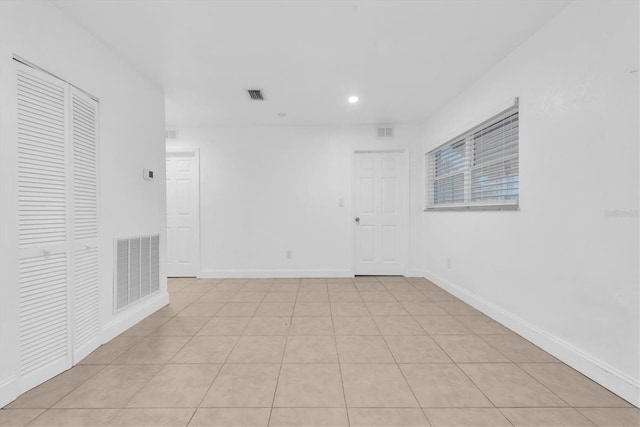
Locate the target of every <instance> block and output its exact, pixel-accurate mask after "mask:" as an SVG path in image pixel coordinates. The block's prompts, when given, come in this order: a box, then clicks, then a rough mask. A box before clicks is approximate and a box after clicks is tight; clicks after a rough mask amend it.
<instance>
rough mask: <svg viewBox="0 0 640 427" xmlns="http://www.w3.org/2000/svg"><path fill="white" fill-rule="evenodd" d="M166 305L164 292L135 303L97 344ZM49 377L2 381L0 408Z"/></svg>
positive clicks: (48, 375)
mask: <svg viewBox="0 0 640 427" xmlns="http://www.w3.org/2000/svg"><path fill="white" fill-rule="evenodd" d="M167 304H169V294H168V293H166V292H165V293H161V292H159V293H158V294H157V295H153V296H151V297H149V298H148V299H145V300H143V301H140V302H139V303H136V304H135V305H133V306H131V307H130V308H129V309H127V310H124V311H123V312H121V313H118V315H117V318H116V319H114V320H113V321H111V322H109V323H108V324H106V325H105V326H104V328H103V329H102V331H101V333H100V340H99V343H100V344H104V343H106V342H109V341H110V340H111V339H113V338H115V337H116V336H118V335H120V334H121V333H122V332H124V331H126V330H127V329H129V328H130V327H132V326H133V325H135V324H136V323H138V322H139V321H141V320H143V319H145V318H146V317H148V316H149V315H151V314H153V313H154V312H156V311H157V310H159V309H161V308H162V307H164V306H165V305H167ZM98 345H99V344H98ZM98 345H96V343H93V345H92V347H97V346H98ZM91 350H93V348H87V349H83V350H81V351H80V352H79V354H85V353H86V354H88V353H90V352H91ZM80 357H81V356H80ZM65 363H68V362H65ZM76 363H77V362H76ZM60 369H62V370H64V369H68V366H67V367H66V368H64V367H63V368H60ZM60 369H58V372H59V371H60ZM50 377H51V375H50V374H47V373H46V372H44V373H43V374H42V375H40V376H35V377H34V378H25V377H22V378H17V377H16V376H11V377H9V378H7V379H5V380H3V381H2V382H0V408H2V407H3V406H5V405H7V404H9V403H11V402H12V401H14V400H15V399H16V398H17V397H18V396H19V395H20V394H22V393H24V392H26V391H27V390H29V389H31V388H32V387H35V386H36V385H38V384H40V383H42V382H44V381H46V380H48V379H49V378H50Z"/></svg>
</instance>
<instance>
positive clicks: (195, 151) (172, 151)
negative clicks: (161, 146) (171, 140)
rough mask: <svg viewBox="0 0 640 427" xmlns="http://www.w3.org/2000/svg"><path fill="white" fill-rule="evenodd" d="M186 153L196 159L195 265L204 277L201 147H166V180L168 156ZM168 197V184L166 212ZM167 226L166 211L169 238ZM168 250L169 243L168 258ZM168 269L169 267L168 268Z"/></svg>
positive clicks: (200, 275) (197, 271) (199, 273)
mask: <svg viewBox="0 0 640 427" xmlns="http://www.w3.org/2000/svg"><path fill="white" fill-rule="evenodd" d="M181 154H182V155H185V157H187V156H193V158H194V159H195V162H194V164H195V171H194V176H195V178H196V180H195V181H196V191H195V193H196V194H195V196H196V200H195V203H196V212H195V215H196V218H195V221H194V222H195V231H196V232H195V235H196V254H195V257H196V260H195V265H196V272H195V273H196V278H198V279H199V278H201V277H202V270H201V264H200V258H201V257H200V252H201V247H200V244H201V243H200V242H201V239H200V149H199V148H180V147H171V148H167V149H166V154H165V180H166V158H167V157H169V156H176V157H178V156H179V155H181ZM166 199H167V189H166V185H165V212H166V205H167V204H166ZM166 230H167V226H166V213H165V236H166V237H165V238H167V239H168V236H167V231H166ZM168 252H169V245H168V244H167V258H168ZM167 264H168V263H167ZM167 270H168V268H167Z"/></svg>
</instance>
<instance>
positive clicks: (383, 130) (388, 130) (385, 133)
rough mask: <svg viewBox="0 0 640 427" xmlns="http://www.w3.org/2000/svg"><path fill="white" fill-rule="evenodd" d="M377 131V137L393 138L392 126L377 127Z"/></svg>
mask: <svg viewBox="0 0 640 427" xmlns="http://www.w3.org/2000/svg"><path fill="white" fill-rule="evenodd" d="M377 132H378V133H377V135H378V138H387V139H388V138H393V128H392V127H379V128H378V130H377Z"/></svg>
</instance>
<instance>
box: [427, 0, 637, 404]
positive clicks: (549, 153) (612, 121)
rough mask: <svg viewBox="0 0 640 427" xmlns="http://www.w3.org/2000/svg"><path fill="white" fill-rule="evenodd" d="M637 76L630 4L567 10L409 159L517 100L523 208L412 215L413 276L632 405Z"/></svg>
mask: <svg viewBox="0 0 640 427" xmlns="http://www.w3.org/2000/svg"><path fill="white" fill-rule="evenodd" d="M637 69H638V2H636V1H607V2H591V1H578V2H575V3H573V4H572V5H570V6H569V7H568V8H567V9H565V10H564V11H563V12H562V13H561V14H560V15H559V16H557V17H556V18H555V19H554V20H552V21H551V22H550V23H549V24H548V25H547V26H546V27H544V28H543V29H542V30H541V31H539V32H538V33H537V34H535V35H534V36H533V37H531V38H530V39H529V40H528V41H527V42H525V43H524V44H523V45H522V46H521V47H519V48H518V49H517V50H516V51H514V52H513V53H512V54H511V55H509V56H508V57H507V58H506V59H504V60H503V61H502V62H500V63H499V64H497V65H496V66H495V67H494V68H493V70H491V71H490V72H489V73H488V74H486V75H485V76H484V77H483V78H481V79H480V80H479V81H477V82H476V83H475V84H473V85H472V86H471V87H469V88H468V89H466V90H465V91H464V92H463V93H462V94H460V95H459V96H458V97H456V98H455V99H454V100H452V101H451V102H450V103H449V104H448V105H447V106H445V107H444V108H443V109H442V110H441V111H439V112H438V113H437V114H435V115H434V116H433V117H431V118H430V119H429V120H428V122H427V124H426V127H425V131H424V135H423V138H422V141H423V146H422V149H421V152H419V153H417V154H416V155H418V156H422V155H423V154H424V153H425V152H427V151H429V150H431V149H433V148H435V147H436V146H438V145H440V144H442V143H444V142H446V141H447V140H449V139H450V138H452V137H454V136H456V135H457V134H459V133H461V132H463V131H465V130H467V129H468V128H470V127H472V126H473V125H475V124H477V123H479V122H481V121H483V120H484V119H486V118H488V117H490V116H491V115H493V114H494V113H497V112H498V111H500V109H502V108H504V107H506V106H507V104H508V103H509V102H510V101H511V99H512V98H513V97H514V96H519V97H520V182H521V185H520V207H521V210H520V211H519V212H429V213H423V214H421V216H422V224H423V235H422V241H423V242H424V244H425V247H424V251H425V255H424V268H425V275H426V277H428V278H431V279H433V280H434V281H435V282H436V283H438V284H440V285H443V286H445V287H447V288H448V289H450V290H452V291H453V292H455V293H456V294H458V295H460V296H461V297H463V298H464V299H466V300H467V301H469V302H471V303H473V304H474V305H476V306H478V307H480V308H481V309H483V310H484V311H485V312H487V313H488V314H490V315H492V316H494V317H495V318H496V319H498V320H500V321H502V322H504V323H506V324H507V325H508V326H510V327H512V328H513V329H515V330H516V331H518V332H520V333H521V334H523V335H525V336H526V337H528V338H530V339H532V340H533V341H534V342H536V343H538V344H539V345H541V346H542V347H544V348H545V349H546V350H548V351H550V352H551V353H553V354H555V355H557V356H559V357H560V358H561V359H563V360H564V361H565V362H567V363H569V364H571V365H573V366H574V367H576V368H577V369H579V370H581V371H582V372H583V373H585V374H587V375H588V376H591V377H592V378H594V379H596V380H597V381H599V382H600V383H602V384H603V385H605V386H607V387H609V388H611V389H612V390H613V391H615V392H617V393H618V394H620V395H621V396H623V397H625V398H626V399H628V400H630V401H632V402H634V403H635V404H636V405H638V404H639V403H640V397H639V396H640V390H639V388H638V379H639V376H640V373H639V363H638V361H639V360H640V354H639V343H638V341H639V337H640V329H639V328H640V317H639V307H638V303H639V294H638V288H639V283H640V279H639V276H638V259H639V252H638V232H639V228H638V197H639V196H638V195H639V187H638V178H639V176H638V155H639V152H638V146H639V143H638V141H639V134H638V72H637ZM633 70H635V72H632V71H633ZM612 210H619V211H629V212H627V215H626V216H623V217H611V216H608V215H607V214H606V213H607V211H612ZM447 258H450V259H451V262H452V268H451V269H448V268H447Z"/></svg>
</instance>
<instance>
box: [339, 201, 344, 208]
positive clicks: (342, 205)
mask: <svg viewBox="0 0 640 427" xmlns="http://www.w3.org/2000/svg"><path fill="white" fill-rule="evenodd" d="M338 207H339V208H344V199H338Z"/></svg>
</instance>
